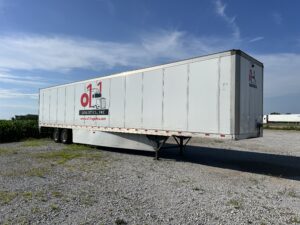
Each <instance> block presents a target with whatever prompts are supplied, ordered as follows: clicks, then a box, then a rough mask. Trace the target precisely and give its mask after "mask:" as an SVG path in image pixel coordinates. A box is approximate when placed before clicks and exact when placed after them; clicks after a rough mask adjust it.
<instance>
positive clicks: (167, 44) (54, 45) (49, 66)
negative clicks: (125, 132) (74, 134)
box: [0, 5, 300, 98]
mask: <svg viewBox="0 0 300 225" xmlns="http://www.w3.org/2000/svg"><path fill="white" fill-rule="evenodd" d="M225 9H226V7H225V5H220V7H219V13H220V15H222V14H224V13H225ZM262 39H263V37H256V38H253V39H252V40H250V41H252V42H254V41H259V40H262ZM242 44H243V42H242V41H240V40H237V39H236V38H234V37H231V38H227V39H226V38H223V37H211V36H200V37H196V36H193V35H190V34H188V33H186V32H183V31H178V30H173V31H165V30H160V31H156V32H152V33H151V34H149V33H147V34H144V35H142V36H141V38H140V40H139V41H137V42H136V43H133V42H129V43H121V42H105V41H101V40H98V41H95V40H88V39H78V38H71V37H62V36H52V37H46V36H40V35H11V36H2V37H1V36H0V83H13V82H19V84H20V85H21V84H22V83H23V84H24V86H31V87H36V86H40V84H41V83H47V82H48V83H49V79H50V78H47V80H46V78H42V77H35V76H20V75H18V76H17V75H13V74H14V73H13V71H14V70H15V69H22V70H30V71H35V70H46V71H53V73H55V72H61V71H69V70H72V69H77V68H81V69H95V70H98V71H99V70H101V69H102V68H113V67H118V66H128V67H145V66H149V65H153V64H157V63H161V62H166V61H171V60H177V59H184V58H188V57H192V56H197V55H203V54H207V53H212V52H217V51H221V50H228V49H232V48H239V47H240V46H241V45H242ZM250 54H251V52H250ZM254 56H255V57H256V58H258V59H260V60H261V61H262V62H263V63H264V64H265V80H264V82H265V95H266V96H267V97H273V96H283V95H288V94H294V93H299V94H300V91H299V87H300V74H299V72H298V71H300V70H299V65H300V54H291V53H277V54H256V55H254ZM41 74H42V73H41ZM36 96H37V95H36V94H25V95H24V93H23V91H22V90H21V89H19V90H16V89H13V90H8V89H7V90H4V89H0V98H24V97H27V98H36Z"/></svg>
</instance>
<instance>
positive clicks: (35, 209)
mask: <svg viewBox="0 0 300 225" xmlns="http://www.w3.org/2000/svg"><path fill="white" fill-rule="evenodd" d="M31 212H32V213H34V214H35V213H40V212H41V209H40V208H39V207H37V206H35V207H33V208H31Z"/></svg>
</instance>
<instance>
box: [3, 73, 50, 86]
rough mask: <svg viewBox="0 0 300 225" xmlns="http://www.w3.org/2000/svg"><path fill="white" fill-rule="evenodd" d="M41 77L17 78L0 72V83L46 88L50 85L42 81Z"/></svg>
mask: <svg viewBox="0 0 300 225" xmlns="http://www.w3.org/2000/svg"><path fill="white" fill-rule="evenodd" d="M42 80H43V78H42V77H39V76H16V75H12V74H9V73H7V72H4V73H3V72H0V83H9V84H19V85H24V86H36V87H40V86H45V85H47V84H48V83H47V82H44V81H42Z"/></svg>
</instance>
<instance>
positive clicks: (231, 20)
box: [215, 0, 241, 40]
mask: <svg viewBox="0 0 300 225" xmlns="http://www.w3.org/2000/svg"><path fill="white" fill-rule="evenodd" d="M215 7H216V13H217V15H219V16H220V17H221V18H223V19H224V21H225V22H226V23H227V24H228V26H229V27H231V29H232V31H233V37H234V38H235V39H236V40H239V39H240V38H241V32H240V28H239V27H238V25H237V23H236V21H235V17H231V16H228V15H227V14H226V12H225V10H226V7H227V6H226V4H225V3H223V2H222V1H221V0H216V1H215Z"/></svg>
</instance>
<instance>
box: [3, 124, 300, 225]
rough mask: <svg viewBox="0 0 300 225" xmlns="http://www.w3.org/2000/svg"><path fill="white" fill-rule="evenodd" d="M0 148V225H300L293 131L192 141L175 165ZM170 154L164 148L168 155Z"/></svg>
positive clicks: (75, 149) (116, 155) (76, 150)
mask: <svg viewBox="0 0 300 225" xmlns="http://www.w3.org/2000/svg"><path fill="white" fill-rule="evenodd" d="M170 143H173V142H172V141H171V142H169V145H168V146H167V148H165V149H163V150H162V151H161V159H160V160H159V161H156V160H153V156H154V153H153V152H145V151H134V150H124V149H109V148H93V147H88V146H83V145H75V144H73V145H63V144H58V143H54V142H53V141H52V140H49V139H40V140H35V139H32V140H26V141H23V142H15V143H7V144H0V224H117V225H122V224H123V225H124V224H141V225H146V224H147V225H152V224H259V225H264V224H300V132H299V131H298V132H296V131H272V130H265V131H264V137H263V138H256V139H248V140H241V141H220V140H209V139H193V140H192V141H191V143H190V145H189V146H188V147H187V149H186V150H185V151H184V154H183V156H180V155H179V151H178V149H176V148H174V146H172V145H171V144H170ZM172 147H173V148H172Z"/></svg>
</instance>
